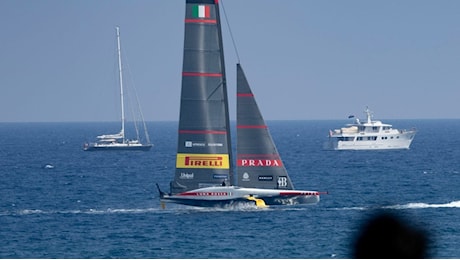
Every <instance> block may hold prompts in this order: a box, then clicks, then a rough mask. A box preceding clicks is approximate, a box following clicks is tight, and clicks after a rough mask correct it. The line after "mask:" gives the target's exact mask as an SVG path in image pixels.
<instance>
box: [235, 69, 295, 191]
mask: <svg viewBox="0 0 460 260" xmlns="http://www.w3.org/2000/svg"><path fill="white" fill-rule="evenodd" d="M236 70H237V138H238V139H237V140H238V141H237V154H238V155H237V161H236V165H237V173H238V186H240V187H248V188H262V189H294V187H293V185H292V182H291V179H290V178H289V175H288V174H287V171H286V169H285V167H284V165H283V162H282V160H281V158H280V156H279V154H278V151H277V149H276V146H275V144H274V142H273V140H272V137H271V135H270V132H269V130H268V127H267V125H266V124H265V121H264V119H263V117H262V114H261V113H260V110H259V107H258V106H257V103H256V100H255V98H254V95H253V94H252V91H251V88H250V86H249V83H248V81H247V79H246V76H245V75H244V72H243V69H242V68H241V65H240V64H237V68H236Z"/></svg>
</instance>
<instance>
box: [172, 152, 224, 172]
mask: <svg viewBox="0 0 460 260" xmlns="http://www.w3.org/2000/svg"><path fill="white" fill-rule="evenodd" d="M176 168H200V169H229V168H230V164H229V160H228V154H183V153H179V154H177V157H176Z"/></svg>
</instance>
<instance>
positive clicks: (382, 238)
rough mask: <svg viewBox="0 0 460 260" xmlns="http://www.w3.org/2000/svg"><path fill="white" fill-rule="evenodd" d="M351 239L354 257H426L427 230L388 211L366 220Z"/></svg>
mask: <svg viewBox="0 0 460 260" xmlns="http://www.w3.org/2000/svg"><path fill="white" fill-rule="evenodd" d="M354 242H355V244H354V248H353V249H354V251H353V257H354V258H374V259H375V258H380V259H381V258H386V259H388V258H400V259H401V258H412V259H415V258H418V259H421V258H426V257H427V249H428V248H427V247H428V239H427V235H426V233H425V232H424V231H422V230H421V229H418V228H416V227H413V226H411V225H409V223H408V222H407V221H403V219H401V218H399V217H396V216H395V215H392V214H389V213H378V214H376V215H374V216H373V217H371V218H370V219H369V220H368V221H366V222H365V223H364V224H363V225H362V226H361V227H360V230H359V233H358V235H357V237H356V238H355V241H354Z"/></svg>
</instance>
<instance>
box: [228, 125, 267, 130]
mask: <svg viewBox="0 0 460 260" xmlns="http://www.w3.org/2000/svg"><path fill="white" fill-rule="evenodd" d="M236 128H239V129H266V128H267V126H266V125H237V126H236Z"/></svg>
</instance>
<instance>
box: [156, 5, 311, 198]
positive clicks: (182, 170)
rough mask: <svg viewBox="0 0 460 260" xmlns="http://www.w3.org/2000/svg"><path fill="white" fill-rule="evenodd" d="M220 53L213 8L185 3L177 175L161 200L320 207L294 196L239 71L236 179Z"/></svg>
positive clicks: (216, 7)
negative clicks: (310, 205)
mask: <svg viewBox="0 0 460 260" xmlns="http://www.w3.org/2000/svg"><path fill="white" fill-rule="evenodd" d="M222 46H223V45H222V33H221V25H220V16H219V5H218V1H217V0H187V1H186V14H185V40H184V59H183V71H182V92H181V106H180V118H179V131H178V146H177V155H176V171H175V175H174V180H173V181H171V183H170V193H165V192H163V191H161V190H160V187H159V186H158V190H159V192H160V200H161V201H162V202H173V203H178V204H184V205H191V206H201V207H215V206H226V205H229V204H230V205H231V204H234V203H239V202H245V203H247V202H252V201H253V202H254V203H255V204H256V205H258V206H266V205H286V204H314V203H317V202H319V199H320V196H319V195H320V194H319V192H317V191H303V190H294V186H293V184H292V182H291V179H290V178H289V175H288V173H287V171H286V169H285V167H284V164H283V162H282V160H281V158H280V156H279V153H278V151H277V149H276V146H275V144H274V142H273V140H272V137H271V135H270V132H269V130H268V127H267V126H266V124H265V121H264V119H263V117H262V115H261V113H260V111H259V108H258V106H257V103H256V101H255V98H254V95H253V93H252V91H251V89H250V86H249V83H248V81H247V79H246V76H245V75H244V72H243V69H242V67H241V65H240V64H237V85H238V86H237V158H236V174H237V178H235V176H234V174H235V171H234V169H233V167H232V161H233V158H232V149H231V136H230V122H229V109H228V97H227V84H226V75H225V65H224V64H225V63H224V54H223V48H222ZM236 182H238V185H236Z"/></svg>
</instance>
